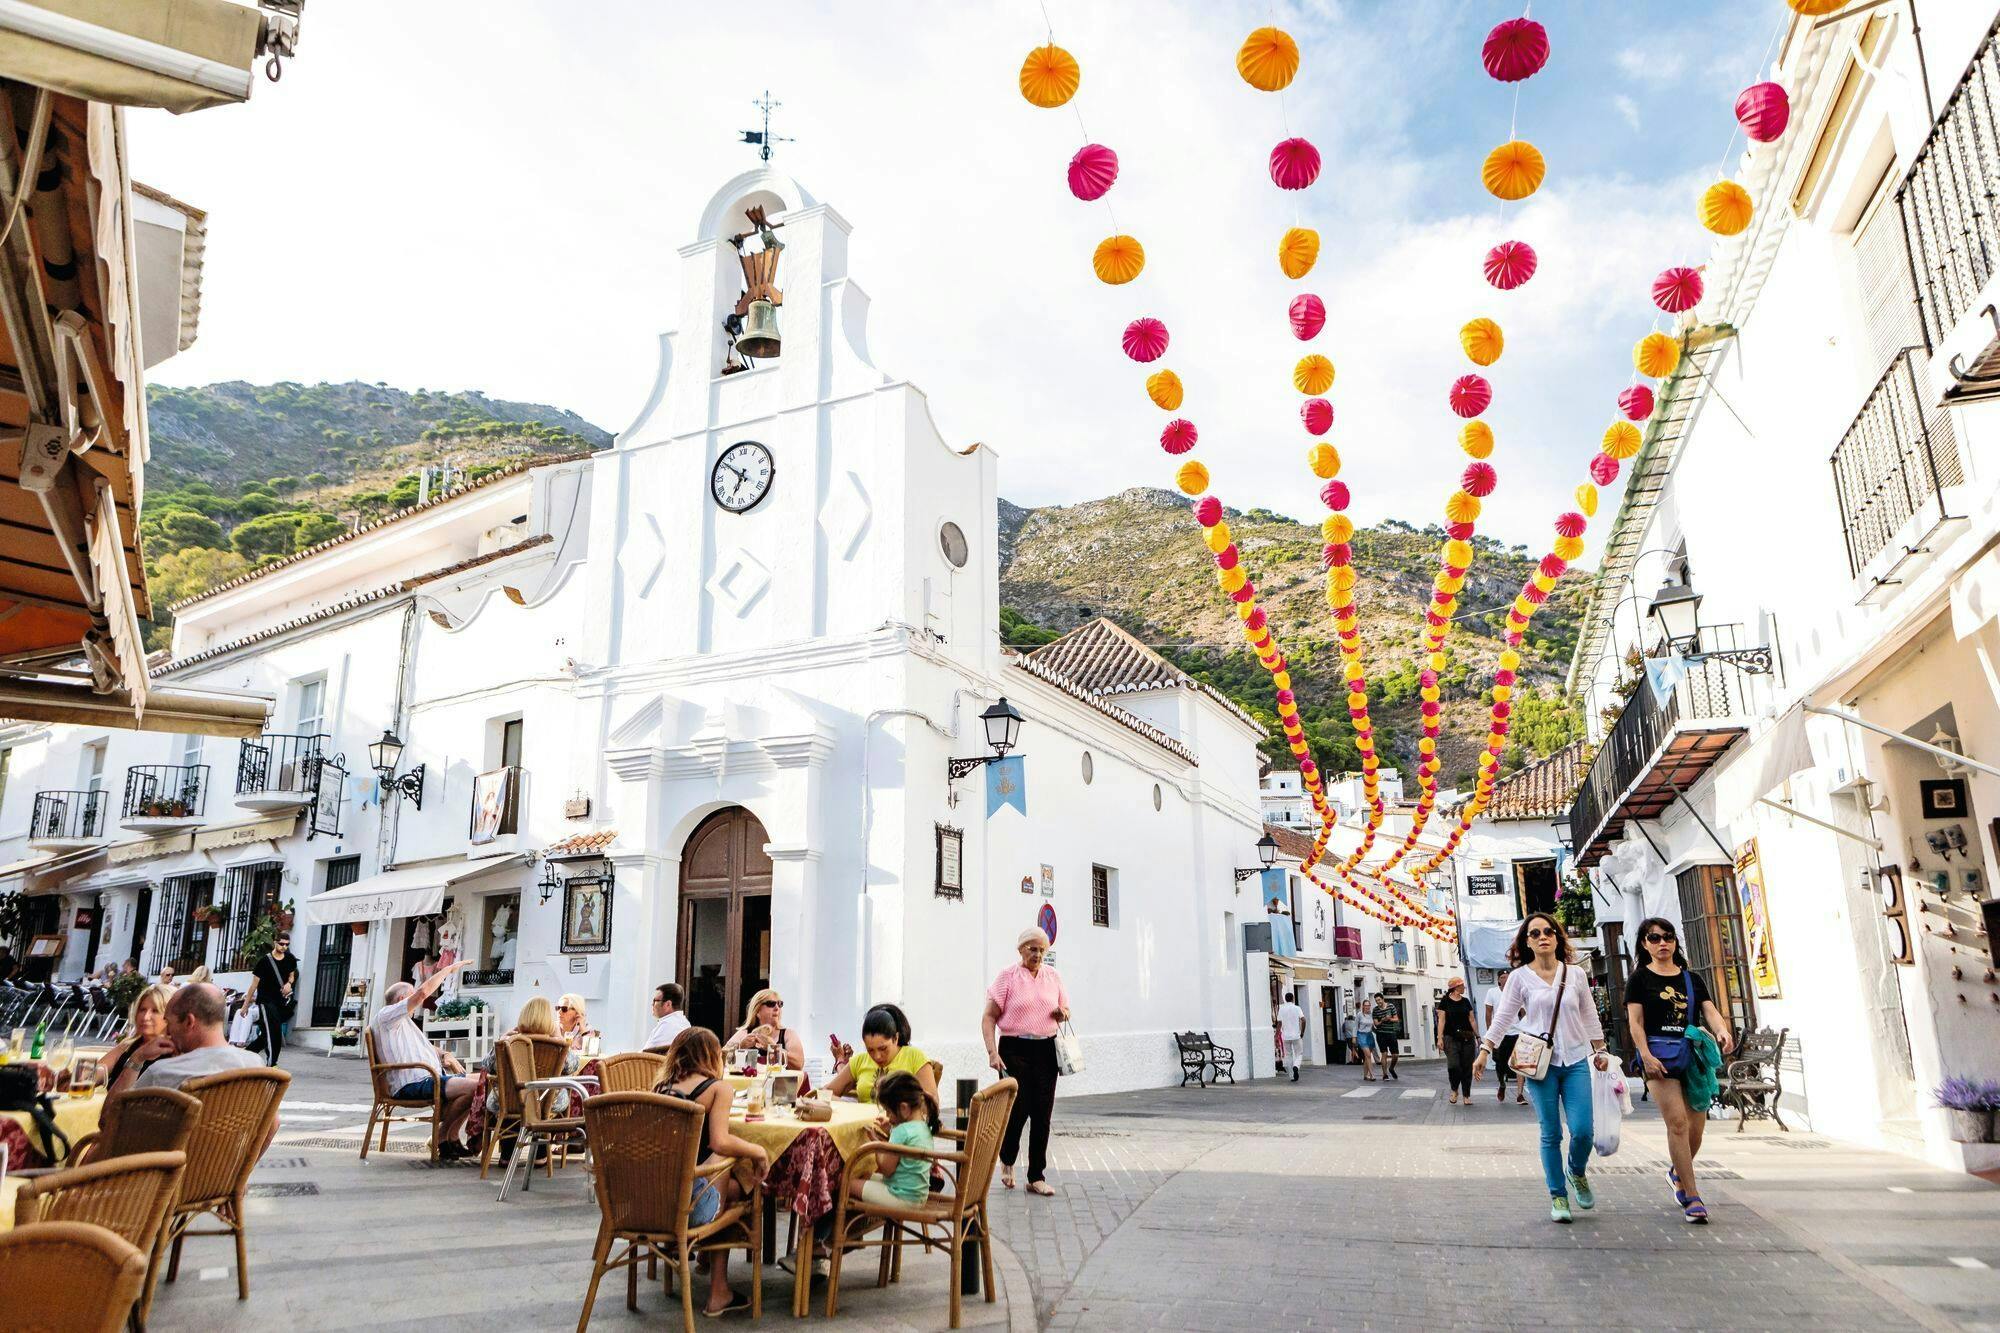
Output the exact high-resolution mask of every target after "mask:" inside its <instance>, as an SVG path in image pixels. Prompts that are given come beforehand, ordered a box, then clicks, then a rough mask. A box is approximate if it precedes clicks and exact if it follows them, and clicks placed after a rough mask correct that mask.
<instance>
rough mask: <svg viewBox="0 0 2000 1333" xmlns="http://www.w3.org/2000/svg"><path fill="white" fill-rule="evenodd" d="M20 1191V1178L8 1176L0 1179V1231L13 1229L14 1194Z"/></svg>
mask: <svg viewBox="0 0 2000 1333" xmlns="http://www.w3.org/2000/svg"><path fill="white" fill-rule="evenodd" d="M20 1191H21V1178H20V1177H19V1176H8V1177H7V1178H6V1179H5V1180H0V1233H4V1232H8V1231H12V1230H13V1229H14V1196H15V1195H16V1194H18V1193H20Z"/></svg>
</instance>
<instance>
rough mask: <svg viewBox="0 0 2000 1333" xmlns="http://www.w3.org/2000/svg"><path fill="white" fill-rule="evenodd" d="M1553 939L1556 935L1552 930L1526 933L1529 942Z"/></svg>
mask: <svg viewBox="0 0 2000 1333" xmlns="http://www.w3.org/2000/svg"><path fill="white" fill-rule="evenodd" d="M1555 937H1556V933H1555V932H1554V931H1553V930H1531V931H1529V932H1528V938H1529V939H1531V940H1552V939H1554V938H1555Z"/></svg>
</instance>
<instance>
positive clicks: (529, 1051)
mask: <svg viewBox="0 0 2000 1333" xmlns="http://www.w3.org/2000/svg"><path fill="white" fill-rule="evenodd" d="M569 1049H570V1048H569V1043H568V1042H566V1041H564V1040H563V1039H562V1038H560V1037H526V1036H521V1035H519V1034H516V1035H514V1036H512V1037H508V1038H507V1039H506V1040H504V1041H502V1042H501V1043H500V1045H499V1047H498V1050H499V1058H498V1060H496V1061H495V1064H496V1066H497V1067H498V1068H499V1069H500V1071H501V1075H502V1083H501V1087H502V1089H503V1093H502V1096H503V1101H502V1103H501V1105H502V1107H503V1109H504V1107H505V1105H506V1103H505V1101H504V1096H505V1093H504V1089H505V1088H506V1086H507V1085H508V1084H510V1083H511V1084H512V1085H513V1088H514V1097H515V1101H516V1104H517V1105H518V1107H519V1115H518V1117H517V1120H516V1123H515V1126H514V1151H513V1152H512V1153H510V1154H508V1157H507V1170H506V1172H505V1174H503V1175H502V1176H501V1177H500V1202H501V1203H505V1202H507V1191H508V1190H509V1189H511V1188H512V1187H513V1184H514V1172H515V1170H516V1169H517V1168H519V1167H522V1166H525V1167H526V1168H527V1170H526V1171H525V1172H524V1173H523V1177H524V1180H525V1182H526V1183H525V1185H524V1186H523V1188H527V1189H532V1188H533V1187H534V1181H535V1150H536V1148H538V1147H546V1148H548V1149H549V1150H550V1151H549V1154H548V1168H547V1169H548V1174H549V1175H551V1176H553V1175H555V1165H556V1164H555V1156H556V1153H557V1152H558V1151H562V1150H566V1149H567V1148H568V1147H569V1146H570V1145H571V1144H573V1143H575V1142H577V1141H578V1139H580V1138H581V1137H583V1117H582V1116H580V1115H577V1114H575V1109H574V1103H578V1102H581V1101H583V1100H584V1098H585V1097H587V1096H588V1095H589V1093H590V1089H588V1088H587V1087H585V1086H584V1085H583V1084H582V1083H572V1084H570V1085H569V1086H568V1087H567V1089H565V1088H540V1089H530V1088H529V1087H528V1086H527V1085H528V1084H529V1083H531V1082H533V1081H535V1080H536V1079H549V1078H557V1077H560V1076H561V1074H562V1067H563V1060H564V1058H565V1057H566V1056H568V1054H569ZM565 1091H567V1092H568V1093H569V1094H570V1100H571V1102H572V1107H571V1113H570V1114H568V1115H560V1116H558V1115H551V1114H549V1108H550V1107H551V1106H553V1105H554V1104H555V1100H556V1098H557V1097H558V1096H560V1095H561V1094H562V1093H564V1092H565ZM494 1130H495V1137H497V1136H498V1130H499V1125H498V1123H497V1122H496V1123H495V1125H494ZM488 1142H489V1144H490V1143H491V1142H492V1140H491V1139H489V1140H488ZM564 1160H565V1161H567V1160H568V1158H567V1157H566V1156H565V1158H564ZM484 1169H485V1168H484V1166H483V1164H482V1166H481V1171H482V1172H483V1171H484Z"/></svg>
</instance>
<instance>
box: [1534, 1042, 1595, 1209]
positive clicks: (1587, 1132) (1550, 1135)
mask: <svg viewBox="0 0 2000 1333" xmlns="http://www.w3.org/2000/svg"><path fill="white" fill-rule="evenodd" d="M1523 1082H1525V1083H1526V1084H1527V1085H1528V1100H1530V1101H1532V1102H1533V1103H1534V1104H1535V1116H1536V1118H1537V1119H1539V1120H1540V1121H1541V1122H1542V1178H1543V1179H1544V1180H1546V1181H1547V1182H1548V1186H1549V1193H1550V1194H1560V1195H1563V1196H1564V1197H1568V1195H1569V1180H1568V1179H1567V1177H1565V1176H1564V1175H1563V1152H1562V1136H1563V1121H1564V1120H1568V1121H1569V1174H1570V1175H1572V1176H1580V1175H1582V1174H1583V1169H1584V1168H1585V1167H1586V1166H1588V1165H1590V1140H1591V1135H1592V1133H1593V1132H1594V1130H1593V1126H1592V1122H1591V1116H1590V1057H1589V1056H1585V1057H1584V1058H1583V1059H1581V1060H1578V1061H1577V1062H1576V1063H1575V1064H1570V1065H1558V1064H1551V1065H1550V1066H1549V1072H1548V1073H1547V1074H1545V1075H1544V1076H1542V1077H1541V1078H1538V1079H1535V1078H1531V1079H1524V1080H1523Z"/></svg>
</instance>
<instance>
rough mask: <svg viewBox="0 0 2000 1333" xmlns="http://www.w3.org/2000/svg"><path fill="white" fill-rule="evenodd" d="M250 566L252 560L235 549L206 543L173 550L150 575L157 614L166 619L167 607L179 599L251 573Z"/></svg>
mask: <svg viewBox="0 0 2000 1333" xmlns="http://www.w3.org/2000/svg"><path fill="white" fill-rule="evenodd" d="M249 569H250V562H249V561H247V560H245V559H244V558H243V557H242V556H240V555H238V554H236V553H235V552H234V551H218V550H214V549H212V548H210V547H206V546H195V547H190V548H188V549H187V550H185V551H169V552H168V553H167V554H165V555H163V556H161V557H160V558H159V559H158V560H155V561H154V562H153V567H152V574H151V577H149V578H148V579H147V585H148V586H149V587H150V588H151V589H152V593H153V610H154V616H155V618H156V619H163V618H164V612H165V611H166V609H167V608H168V607H169V606H172V605H173V604H174V603H175V602H178V601H182V600H183V599H185V598H189V597H193V596H194V595H195V594H197V593H204V592H207V591H208V590H209V589H210V588H213V587H215V586H216V585H217V584H221V583H227V582H229V580H231V579H233V578H235V577H236V576H237V575H238V574H244V573H248V572H249Z"/></svg>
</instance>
